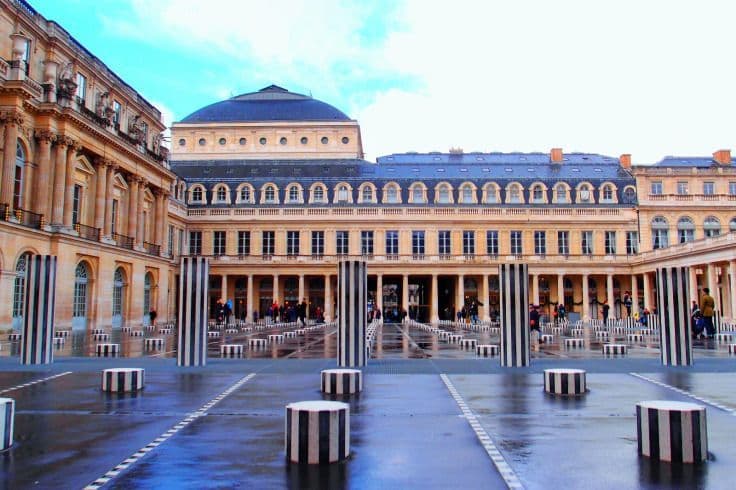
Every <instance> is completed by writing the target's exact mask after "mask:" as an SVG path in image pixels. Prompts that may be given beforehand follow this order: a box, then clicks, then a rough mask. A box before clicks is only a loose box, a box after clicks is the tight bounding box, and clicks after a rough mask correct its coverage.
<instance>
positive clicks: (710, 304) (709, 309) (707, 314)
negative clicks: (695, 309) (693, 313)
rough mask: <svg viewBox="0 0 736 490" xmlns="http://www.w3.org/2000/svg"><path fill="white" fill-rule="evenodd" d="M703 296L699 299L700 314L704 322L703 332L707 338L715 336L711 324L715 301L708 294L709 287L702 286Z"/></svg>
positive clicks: (714, 330)
mask: <svg viewBox="0 0 736 490" xmlns="http://www.w3.org/2000/svg"><path fill="white" fill-rule="evenodd" d="M703 293H704V294H703V297H702V298H701V299H700V314H701V315H703V321H704V323H705V325H704V326H705V333H706V335H707V336H708V338H709V339H712V338H713V337H715V336H716V329H715V327H714V326H713V313H714V312H715V308H716V301H715V300H714V299H713V296H711V295H710V289H709V288H703Z"/></svg>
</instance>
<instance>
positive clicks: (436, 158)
mask: <svg viewBox="0 0 736 490" xmlns="http://www.w3.org/2000/svg"><path fill="white" fill-rule="evenodd" d="M432 160H434V161H436V162H439V161H440V160H442V159H441V158H440V157H434V158H432Z"/></svg>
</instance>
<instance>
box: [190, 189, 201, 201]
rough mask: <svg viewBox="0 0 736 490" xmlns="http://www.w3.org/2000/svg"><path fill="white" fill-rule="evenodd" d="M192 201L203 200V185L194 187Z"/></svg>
mask: <svg viewBox="0 0 736 490" xmlns="http://www.w3.org/2000/svg"><path fill="white" fill-rule="evenodd" d="M192 201H194V202H201V201H202V188H201V187H195V188H194V189H192Z"/></svg>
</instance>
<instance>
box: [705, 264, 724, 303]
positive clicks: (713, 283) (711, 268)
mask: <svg viewBox="0 0 736 490" xmlns="http://www.w3.org/2000/svg"><path fill="white" fill-rule="evenodd" d="M717 269H718V268H717V267H716V266H715V265H714V264H712V263H711V264H708V288H709V289H710V295H711V296H713V300H714V301H715V304H716V310H718V313H721V295H720V294H718V281H717V276H716V274H717Z"/></svg>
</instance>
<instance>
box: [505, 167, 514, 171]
mask: <svg viewBox="0 0 736 490" xmlns="http://www.w3.org/2000/svg"><path fill="white" fill-rule="evenodd" d="M504 170H505V171H507V172H513V171H514V169H513V168H511V167H506V168H505V169H504Z"/></svg>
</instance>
